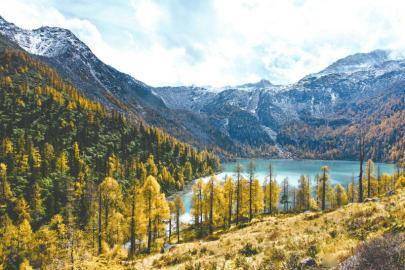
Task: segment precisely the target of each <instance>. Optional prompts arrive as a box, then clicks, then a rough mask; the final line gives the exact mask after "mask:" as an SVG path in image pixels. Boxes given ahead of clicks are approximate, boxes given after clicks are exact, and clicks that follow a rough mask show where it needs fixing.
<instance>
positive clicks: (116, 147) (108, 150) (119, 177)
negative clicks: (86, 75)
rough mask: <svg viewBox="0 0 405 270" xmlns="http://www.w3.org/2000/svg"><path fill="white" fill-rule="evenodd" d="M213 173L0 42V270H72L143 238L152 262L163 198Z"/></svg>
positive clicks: (213, 161)
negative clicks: (88, 258) (88, 257)
mask: <svg viewBox="0 0 405 270" xmlns="http://www.w3.org/2000/svg"><path fill="white" fill-rule="evenodd" d="M219 166H220V165H219V160H218V158H217V157H216V156H214V155H213V154H211V153H210V152H208V151H198V150H197V149H195V148H193V147H191V146H190V145H188V144H185V143H182V142H180V141H178V140H176V139H175V138H173V137H171V136H169V135H167V134H166V133H164V132H163V131H161V130H159V129H156V128H153V127H150V126H148V125H145V124H144V123H142V122H139V121H135V120H132V119H129V120H128V119H126V118H125V117H124V116H122V115H121V114H119V113H117V112H114V111H109V110H107V109H106V108H105V107H104V106H103V105H102V104H100V103H97V102H94V101H91V100H89V99H87V98H86V97H85V96H84V95H83V94H82V93H81V92H80V91H79V90H77V89H76V88H75V87H74V86H72V85H71V84H70V83H69V82H67V81H65V80H64V79H63V78H62V77H60V76H59V74H58V73H57V72H56V71H55V70H54V69H52V68H50V67H49V66H47V65H46V64H44V63H43V62H41V61H39V60H38V59H35V58H33V57H31V56H30V55H28V54H27V53H25V52H23V51H21V50H20V49H19V48H18V47H17V46H16V45H15V44H12V43H10V42H8V41H6V40H3V39H2V38H1V37H0V269H31V267H34V268H37V269H64V268H69V267H70V266H69V265H72V267H73V265H76V260H77V259H76V258H77V257H79V260H81V259H83V260H86V259H85V255H83V254H84V252H83V251H84V250H90V253H89V254H90V255H93V254H94V255H95V254H101V253H104V252H107V251H109V250H110V249H112V248H113V247H115V246H121V245H123V244H125V243H127V242H131V244H132V246H133V247H135V239H140V238H142V239H147V244H146V240H145V244H142V245H139V244H138V245H137V248H138V249H142V250H143V249H147V251H148V252H149V251H151V250H153V249H155V248H156V246H158V245H157V239H158V238H159V235H161V234H164V231H165V225H164V221H165V220H166V219H167V217H168V215H169V205H168V202H167V200H166V197H165V195H166V194H171V193H173V192H175V191H176V190H181V189H182V188H183V186H184V185H185V184H186V183H187V182H189V181H191V180H192V179H195V178H196V177H200V176H204V175H208V174H211V173H213V172H214V171H217V170H218V169H219ZM147 206H148V207H147ZM82 255H83V256H82Z"/></svg>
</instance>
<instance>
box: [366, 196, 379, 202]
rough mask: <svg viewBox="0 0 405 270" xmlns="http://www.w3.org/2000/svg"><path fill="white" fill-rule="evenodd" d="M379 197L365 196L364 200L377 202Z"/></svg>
mask: <svg viewBox="0 0 405 270" xmlns="http://www.w3.org/2000/svg"><path fill="white" fill-rule="evenodd" d="M379 201H380V198H377V197H374V198H366V199H365V200H364V202H379Z"/></svg>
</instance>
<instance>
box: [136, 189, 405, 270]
mask: <svg viewBox="0 0 405 270" xmlns="http://www.w3.org/2000/svg"><path fill="white" fill-rule="evenodd" d="M404 209H405V190H404V189H402V190H400V191H397V195H394V196H391V197H385V198H382V200H381V202H368V203H363V204H357V203H354V204H350V205H347V206H344V207H343V208H340V209H338V210H335V211H332V212H329V213H319V212H311V213H301V214H297V215H292V214H289V215H277V216H272V217H269V216H267V217H262V218H259V219H255V220H253V221H252V222H251V224H249V226H246V227H244V228H242V229H236V228H232V229H231V230H230V231H229V232H223V233H221V232H218V233H217V234H218V236H219V239H218V240H215V241H204V240H202V241H195V242H190V243H184V244H180V245H177V246H176V247H175V248H174V249H173V250H172V251H170V252H168V253H166V254H155V255H152V256H149V257H145V258H143V259H140V260H138V261H136V263H135V265H134V266H135V268H134V269H283V268H289V267H292V266H293V265H294V264H296V263H297V262H299V261H300V260H301V259H302V258H308V257H313V258H315V259H316V261H317V263H318V265H320V266H322V267H325V268H332V267H335V266H337V264H338V263H339V262H341V261H342V260H343V259H345V258H347V257H349V256H351V255H352V253H353V251H354V249H355V248H356V247H357V246H358V245H359V243H361V242H362V241H365V240H368V239H372V238H375V237H377V236H380V235H382V234H383V233H384V232H386V231H388V230H390V228H391V227H392V226H394V225H395V224H404V220H405V211H404Z"/></svg>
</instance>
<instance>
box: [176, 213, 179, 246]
mask: <svg viewBox="0 0 405 270" xmlns="http://www.w3.org/2000/svg"><path fill="white" fill-rule="evenodd" d="M176 231H177V243H180V212H179V209H177V212H176Z"/></svg>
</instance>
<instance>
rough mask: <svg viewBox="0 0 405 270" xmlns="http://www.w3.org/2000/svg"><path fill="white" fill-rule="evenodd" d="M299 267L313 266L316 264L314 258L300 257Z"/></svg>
mask: <svg viewBox="0 0 405 270" xmlns="http://www.w3.org/2000/svg"><path fill="white" fill-rule="evenodd" d="M300 264H301V267H302V268H306V267H315V266H316V261H315V259H314V258H305V259H302V260H301V262H300Z"/></svg>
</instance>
